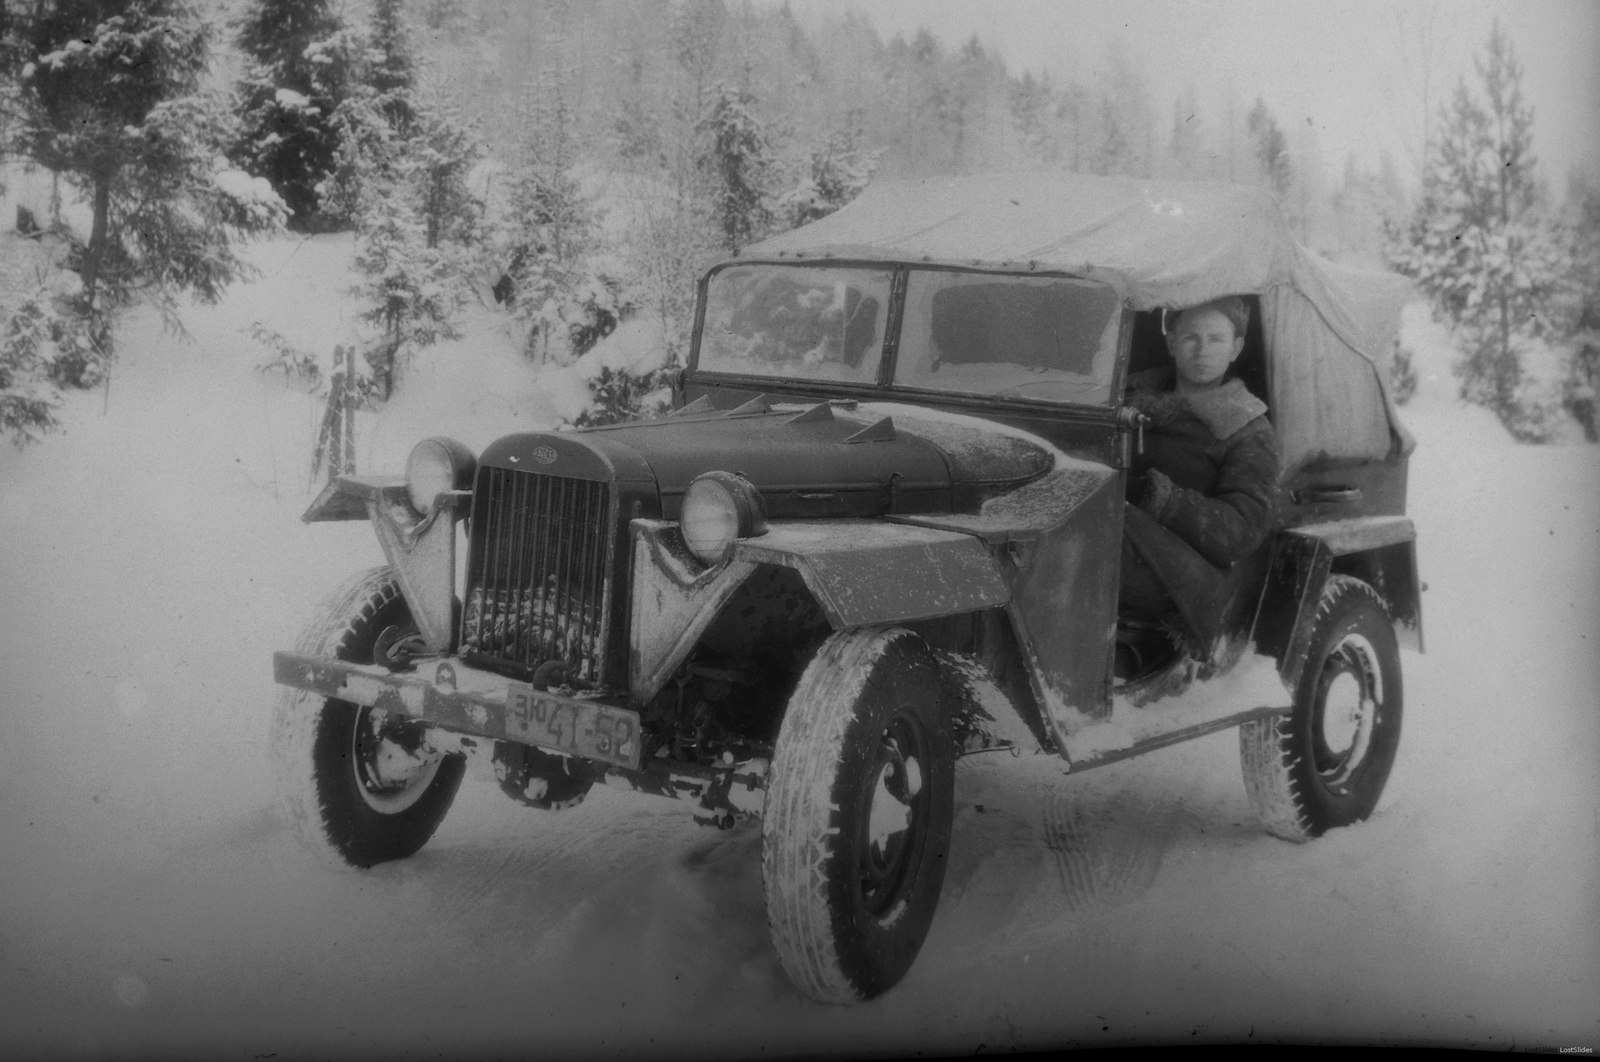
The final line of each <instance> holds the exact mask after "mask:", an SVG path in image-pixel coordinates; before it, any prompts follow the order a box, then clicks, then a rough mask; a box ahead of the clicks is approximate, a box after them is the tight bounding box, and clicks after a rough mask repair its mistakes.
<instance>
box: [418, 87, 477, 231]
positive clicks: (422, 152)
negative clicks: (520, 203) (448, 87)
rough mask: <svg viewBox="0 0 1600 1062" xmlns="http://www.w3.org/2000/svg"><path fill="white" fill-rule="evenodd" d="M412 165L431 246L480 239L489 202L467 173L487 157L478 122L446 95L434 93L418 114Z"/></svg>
mask: <svg viewBox="0 0 1600 1062" xmlns="http://www.w3.org/2000/svg"><path fill="white" fill-rule="evenodd" d="M405 154H406V166H407V169H408V170H409V172H410V176H411V180H412V181H413V182H414V183H415V184H416V186H417V190H418V192H419V194H420V199H421V205H420V210H421V214H422V221H423V225H424V229H425V233H426V238H427V245H428V246H429V247H438V246H439V245H440V243H441V242H445V243H458V244H474V245H475V244H477V243H479V242H480V241H481V234H480V233H479V231H478V226H479V223H480V222H481V221H482V219H483V202H482V200H481V199H479V198H478V197H477V196H476V195H474V194H473V192H472V189H471V188H469V187H468V186H467V175H468V174H469V173H471V172H472V167H473V166H475V165H476V164H477V163H478V162H479V161H480V160H481V159H482V158H483V156H484V147H483V143H482V142H481V141H480V140H479V139H478V138H477V135H476V134H475V132H474V130H473V128H472V123H471V122H469V121H468V120H467V119H466V118H464V117H463V116H462V114H461V108H459V107H457V106H456V105H455V104H454V103H453V102H451V101H450V100H449V99H448V98H447V97H445V96H444V95H443V94H434V95H433V97H432V98H431V99H430V100H428V102H427V103H426V105H424V106H423V107H421V108H420V109H419V110H418V111H417V112H416V114H415V116H414V117H413V118H412V135H411V137H410V138H409V139H408V140H407V141H406V147H405Z"/></svg>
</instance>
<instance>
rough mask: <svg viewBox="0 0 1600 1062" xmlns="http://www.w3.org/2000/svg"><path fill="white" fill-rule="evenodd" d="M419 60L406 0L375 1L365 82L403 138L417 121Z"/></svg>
mask: <svg viewBox="0 0 1600 1062" xmlns="http://www.w3.org/2000/svg"><path fill="white" fill-rule="evenodd" d="M416 76H417V60H416V56H415V53H414V52H413V51H412V47H411V31H410V29H409V28H408V27H407V25H406V20H405V0H373V4H372V31H371V37H370V40H369V43H368V47H367V63H366V76H365V81H366V84H367V85H368V87H370V88H371V89H372V91H373V92H374V93H375V94H376V96H377V103H378V109H379V110H381V111H382V112H383V114H384V117H386V118H388V120H389V124H390V125H391V126H392V127H394V129H395V131H396V132H398V133H399V134H400V135H401V136H408V135H409V134H410V125H411V123H412V121H413V120H415V118H416V101H415V99H414V98H413V94H412V93H413V89H414V88H415V86H416Z"/></svg>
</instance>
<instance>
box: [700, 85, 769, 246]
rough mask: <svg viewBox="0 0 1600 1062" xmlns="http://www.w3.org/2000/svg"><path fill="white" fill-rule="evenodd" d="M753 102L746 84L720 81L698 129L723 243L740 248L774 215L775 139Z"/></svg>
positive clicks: (702, 162) (702, 166) (713, 212)
mask: <svg viewBox="0 0 1600 1062" xmlns="http://www.w3.org/2000/svg"><path fill="white" fill-rule="evenodd" d="M752 103H753V101H752V100H751V98H750V95H749V93H747V92H745V91H744V90H743V89H740V88H735V87H733V86H730V85H718V86H717V89H716V91H715V92H714V93H713V98H712V102H711V107H710V109H709V110H708V111H707V113H706V114H705V116H704V117H703V118H702V119H701V120H700V124H699V128H698V130H697V132H698V134H699V138H700V144H699V156H698V163H699V167H700V170H701V172H702V173H703V174H704V175H705V177H706V179H707V182H708V184H709V187H710V196H711V215H712V218H713V219H714V221H715V224H716V227H717V231H718V232H719V233H720V234H721V237H722V242H723V245H724V246H725V247H726V248H727V249H728V250H729V251H732V252H735V253H737V252H738V250H739V248H741V247H743V246H744V245H745V244H747V243H750V242H751V241H752V240H754V239H756V238H758V237H759V236H760V234H761V233H762V231H763V230H764V229H765V228H766V226H767V224H768V222H769V221H770V220H771V217H772V212H771V209H770V208H769V207H768V205H767V185H768V182H769V181H770V180H771V174H772V168H773V152H772V145H771V143H770V142H769V141H768V139H767V132H766V129H765V127H764V126H763V125H762V124H761V120H760V119H759V118H757V117H756V115H755V113H754V111H753V110H752V109H751V107H752Z"/></svg>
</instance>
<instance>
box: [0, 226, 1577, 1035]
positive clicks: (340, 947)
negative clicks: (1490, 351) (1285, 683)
mask: <svg viewBox="0 0 1600 1062" xmlns="http://www.w3.org/2000/svg"><path fill="white" fill-rule="evenodd" d="M348 250H349V245H348V242H347V241H345V240H343V239H340V238H333V237H325V238H317V239H313V240H309V241H304V242H297V241H291V240H281V241H277V242H273V243H268V244H265V245H262V246H261V247H260V248H259V249H258V251H257V252H256V257H257V260H258V261H259V262H260V264H261V266H262V269H263V275H262V277H261V279H260V280H259V281H257V282H256V283H254V284H251V285H247V286H241V287H239V288H237V289H236V290H235V291H234V292H232V293H231V294H230V296H229V298H228V300H227V302H226V303H225V305H224V306H222V307H221V308H218V309H215V310H202V309H196V310H193V311H191V312H190V313H188V314H187V321H188V323H189V326H190V328H191V331H192V332H193V334H194V338H195V341H194V343H193V344H185V343H182V342H179V341H177V340H175V339H173V338H171V337H167V336H163V335H162V334H161V332H160V329H159V326H158V325H156V324H155V323H153V322H150V321H143V320H141V321H138V322H135V324H134V326H133V327H131V328H130V329H129V330H128V332H127V334H126V336H125V337H124V339H123V343H122V350H123V356H122V360H121V362H120V363H119V365H118V367H117V371H116V376H115V378H114V380H113V382H112V384H111V387H110V389H109V392H108V393H101V392H95V393H93V394H81V395H77V396H74V397H73V398H72V400H71V401H70V403H69V405H68V407H67V409H66V410H65V412H64V419H65V421H66V424H67V427H68V431H67V432H66V434H64V435H60V436H56V437H52V438H50V439H49V440H47V441H46V442H45V443H43V444H42V445H39V446H37V447H34V448H33V449H30V450H28V451H26V452H21V453H19V452H16V451H14V450H13V449H12V448H10V447H9V446H8V445H7V446H4V447H0V608H3V613H0V852H3V853H4V857H3V858H0V1057H16V1058H33V1057H42V1056H57V1055H59V1056H65V1057H82V1058H96V1057H128V1056H138V1057H144V1056H149V1057H163V1058H172V1057H181V1056H195V1057H205V1058H235V1057H238V1058H246V1057H266V1056H276V1057H278V1058H291V1057H301V1056H314V1057H348V1056H363V1057H386V1058H410V1057H418V1058H421V1057H430V1058H431V1057H440V1056H444V1057H482V1056H484V1055H486V1054H501V1053H504V1054H511V1053H516V1054H519V1055H523V1056H531V1057H539V1058H569V1057H630V1058H631V1057H644V1056H672V1057H756V1056H763V1055H764V1056H788V1055H800V1054H806V1055H809V1054H824V1055H846V1056H856V1055H866V1054H882V1053H888V1054H891V1055H900V1054H909V1053H912V1052H921V1053H927V1054H970V1053H975V1052H978V1051H983V1052H998V1051H1014V1050H1019V1049H1042V1048H1046V1047H1051V1046H1073V1045H1108V1044H1126V1043H1129V1042H1135V1041H1161V1042H1174V1043H1179V1042H1181V1043H1194V1042H1198V1041H1213V1040H1221V1041H1249V1042H1282V1041H1306V1040H1310V1041H1320V1042H1331V1041H1340V1042H1343V1041H1355V1042H1359V1043H1368V1044H1394V1043H1397V1042H1416V1043H1423V1044H1452V1045H1472V1046H1477V1047H1484V1048H1505V1047H1516V1048H1538V1047H1548V1048H1559V1047H1590V1048H1594V1047H1600V1002H1597V1001H1600V930H1597V919H1600V767H1597V764H1600V756H1597V753H1600V448H1596V447H1593V446H1569V447H1545V448H1531V447H1523V446H1517V445H1514V444H1513V443H1512V442H1511V441H1510V440H1509V439H1508V438H1507V436H1506V435H1505V433H1504V432H1503V431H1502V430H1501V429H1500V428H1499V427H1498V425H1497V424H1496V423H1495V421H1494V420H1493V418H1492V417H1491V416H1490V415H1489V414H1488V413H1485V412H1483V411H1480V410H1473V409H1466V408H1462V407H1460V406H1459V405H1458V404H1457V403H1456V402H1455V401H1454V400H1453V398H1452V397H1451V394H1452V391H1453V383H1452V381H1451V379H1450V377H1449V372H1448V368H1447V358H1448V356H1449V354H1448V346H1447V344H1446V343H1445V342H1444V340H1443V339H1442V338H1441V337H1440V336H1439V335H1438V334H1437V332H1436V331H1435V330H1434V329H1433V328H1432V326H1431V325H1429V324H1428V322H1427V321H1426V320H1425V319H1423V317H1422V316H1421V315H1417V316H1414V317H1412V318H1410V319H1408V325H1407V327H1408V330H1409V333H1410V335H1411V339H1412V343H1413V346H1414V347H1415V348H1417V349H1418V352H1419V353H1418V357H1419V362H1420V364H1419V367H1420V369H1421V372H1422V375H1423V384H1422V391H1421V393H1420V394H1419V395H1418V397H1417V398H1416V399H1415V400H1414V402H1413V403H1412V404H1411V405H1410V406H1408V407H1407V411H1406V412H1407V421H1408V424H1409V425H1410V427H1411V428H1412V430H1413V431H1414V433H1415V434H1416V436H1417V438H1418V440H1419V444H1420V445H1419V448H1418V450H1417V453H1416V456H1415V459H1414V461H1413V464H1412V469H1413V473H1412V486H1411V492H1412V493H1411V512H1412V513H1413V515H1414V517H1415V519H1416V522H1417V525H1418V529H1419V534H1420V542H1421V545H1420V553H1421V563H1422V565H1423V576H1424V578H1425V579H1426V580H1427V582H1428V585H1429V589H1428V591H1427V594H1426V595H1425V627H1426V636H1427V643H1428V650H1429V651H1428V654H1427V655H1426V656H1416V655H1412V654H1406V655H1405V658H1404V666H1405V668H1406V688H1407V702H1406V717H1405V733H1404V738H1403V740H1402V742H1401V749H1400V755H1399V760H1398V762H1397V764H1396V767H1395V771H1394V774H1393V777H1392V780H1391V782H1390V785H1389V789H1388V792H1387V794H1386V796H1385V798H1384V801H1383V803H1382V805H1381V806H1380V808H1379V810H1378V813H1377V814H1376V816H1375V817H1374V818H1373V819H1372V820H1371V821H1369V822H1367V823H1365V824H1363V825H1360V826H1358V827H1355V828H1351V829H1346V830H1339V831H1335V832H1334V833H1332V834H1330V835H1329V836H1327V837H1325V838H1323V839H1321V840H1320V841H1317V842H1314V843H1311V844H1308V845H1302V846H1296V845H1290V844H1285V843H1283V842H1281V841H1278V840H1275V839H1273V838H1272V837H1270V836H1268V835H1267V834H1265V833H1264V832H1262V831H1261V830H1260V829H1259V828H1258V827H1257V826H1256V825H1255V824H1254V822H1253V821H1252V819H1251V816H1250V812H1249V809H1248V807H1247V805H1246V801H1245V795H1244V790H1243V785H1242V783H1241V780H1240V774H1239V766H1238V753H1237V745H1236V741H1235V738H1234V736H1233V734H1232V733H1231V732H1230V733H1224V734H1220V735H1216V736H1213V737H1211V738H1207V739H1203V740H1200V741H1196V742H1192V743H1190V744H1187V745H1182V746H1178V747H1175V748H1172V749H1168V750H1165V751H1163V752H1159V753H1155V754H1152V755H1149V756H1145V757H1142V758H1138V759H1134V760H1131V761H1127V762H1124V763H1121V764H1116V765H1113V766H1109V767H1106V768H1103V769H1100V770H1096V771H1092V772H1089V773H1086V774H1084V775H1081V776H1077V777H1068V776H1066V775H1065V774H1064V773H1063V771H1062V767H1063V764H1062V763H1061V762H1060V761H1058V760H1055V759H1052V758H1049V757H1044V756H1036V757H1024V758H1022V759H1018V760H1012V759H1010V758H1008V757H992V758H986V757H976V758H974V759H973V760H969V761H965V762H964V763H963V766H962V769H961V771H960V774H959V783H958V784H959V790H958V794H957V801H958V805H957V806H958V811H957V816H956V825H955V832H956V837H955V850H954V856H953V860H954V861H953V864H952V866H951V869H950V874H949V877H948V881H947V884H946V888H945V895H944V899H943V903H942V905H941V907H940V910H939V914H938V916H937V918H936V920H935V923H934V927H933V931H932V935H931V936H930V938H929V940H928V943H927V945H926V947H925V949H924V951H923V953H922V956H921V958H920V960H919V961H918V963H917V965H916V966H915V967H914V968H913V970H912V972H911V974H910V976H909V977H908V978H907V979H906V981H905V982H903V983H902V984H901V985H900V986H899V987H898V988H897V989H895V990H894V991H893V992H891V993H890V994H889V995H887V996H886V997H884V998H882V999H880V1000H877V1001H875V1002H873V1003H870V1004H866V1005H863V1006H859V1007H855V1008H849V1009H841V1008H830V1007H823V1006H819V1005H815V1004H812V1003H810V1002H808V1001H807V1000H805V999H803V998H801V997H800V996H799V995H798V994H797V993H796V992H795V991H794V990H793V989H792V988H791V987H790V986H789V984H788V983H787V981H786V980H785V978H784V976H783V973H782V971H781V970H780V968H779V966H778V963H777V960H776V958H775V956H774V954H773V952H772V950H771V947H770V945H769V944H768V941H767V934H766V928H765V924H764V913H763V905H762V897H761V882H760V868H759V860H758V848H759V831H758V830H757V829H756V828H754V827H753V826H750V825H745V826H741V827H739V828H736V829H734V830H731V831H728V832H725V833H718V832H715V831H709V830H704V829H702V828H700V827H697V826H695V825H694V824H693V823H692V822H691V821H690V819H689V817H688V815H687V813H686V810H685V809H684V808H683V807H680V806H677V805H675V804H672V803H671V802H667V801H660V800H655V799H653V798H647V797H629V796H625V795H623V794H619V793H615V792H612V791H609V790H604V791H597V792H596V793H595V794H594V795H593V796H591V798H590V799H589V801H588V802H586V803H585V804H584V805H582V806H581V807H579V808H577V809H575V810H573V811H570V812H565V813H560V814H544V813H540V812H535V811H531V810H527V809H524V808H521V807H519V806H516V805H513V804H512V803H510V802H509V801H507V800H505V799H504V798H503V797H502V796H501V795H500V794H499V793H498V792H497V791H496V790H495V789H494V788H493V786H491V785H488V784H484V783H483V782H482V781H481V779H480V780H474V779H473V778H472V777H471V776H469V779H468V784H467V785H465V786H464V787H463V789H462V794H461V796H460V798H459V799H458V801H457V803H456V806H455V808H454V810H453V811H452V812H451V815H450V817H449V818H448V819H447V820H446V822H445V824H444V826H443V827H442V828H441V830H440V832H439V833H438V835H437V836H436V838H435V840H434V841H433V842H432V843H431V844H430V845H429V846H428V847H427V848H426V849H424V851H423V852H422V853H421V854H420V855H418V856H417V857H416V858H414V859H412V860H410V861H407V862H404V863H401V864H389V865H387V866H384V867H381V868H379V869H377V870H373V871H369V872H354V871H351V872H339V871H336V870H332V869H328V868H325V867H323V866H322V865H321V864H319V863H317V862H315V861H314V860H313V858H312V857H310V856H309V855H308V854H306V853H305V852H304V851H302V849H301V848H300V847H299V846H298V844H297V842H296V840H295V839H294V837H293V836H292V835H291V833H290V832H289V831H288V829H287V828H286V827H285V826H284V825H283V824H282V823H281V822H280V820H279V818H278V817H277V814H276V812H275V811H274V810H273V804H272V795H271V787H270V782H269V771H268V767H267V747H266V733H267V718H268V715H269V712H270V708H271V705H272V703H273V701H274V698H275V697H276V689H275V687H274V686H273V684H272V681H271V675H270V654H271V652H272V650H274V649H277V648H283V647H288V646H291V645H292V644H293V642H294V640H295V638H296V636H297V634H298V629H299V627H300V625H301V623H302V622H304V621H305V619H306V618H307V617H308V616H309V615H310V614H311V612H312V610H313V608H314V606H315V604H316V602H317V601H318V600H319V599H320V597H321V596H322V595H323V594H324V593H325V592H326V591H327V590H328V588H329V587H331V586H332V585H334V584H335V583H336V582H338V581H339V580H341V579H342V578H344V577H345V576H346V575H347V574H349V573H350V572H352V571H354V570H356V569H358V568H362V567H365V566H368V565H371V564H373V563H376V562H377V561H378V560H379V553H378V549H377V546H376V542H375V540H374V538H373V536H372V533H371V531H370V529H369V528H368V527H367V526H366V525H364V524H359V523H353V524H319V525H312V526H306V525H303V524H301V523H300V521H299V515H300V513H301V511H302V510H303V509H304V507H305V504H306V501H307V499H308V489H309V487H310V482H309V469H308V467H307V466H308V463H309V453H310V448H311V443H312V441H313V435H314V430H315V428H316V426H317V423H318V418H319V415H320V411H319V409H318V408H317V406H316V404H315V403H314V401H313V400H312V399H311V398H310V397H308V396H307V395H305V394H303V393H297V392H295V391H293V390H289V389H286V388H285V387H284V386H283V384H282V383H281V382H280V381H279V380H277V379H276V378H270V377H263V376H261V375H259V374H257V373H255V371H254V366H255V365H256V364H257V363H258V362H259V361H261V360H262V359H263V358H264V357H265V356H266V352H265V351H264V350H262V349H261V348H260V347H257V346H255V345H254V344H253V343H252V342H251V341H250V340H249V339H248V338H247V337H246V336H245V335H244V334H243V332H242V331H241V329H243V328H244V327H246V326H247V325H248V324H249V322H250V321H252V320H261V321H263V322H264V323H266V324H268V325H269V326H271V327H273V328H275V329H277V330H278V331H279V332H281V333H283V334H285V335H286V336H288V337H289V338H291V339H294V340H296V341H298V342H301V343H303V344H306V345H308V346H313V347H315V348H316V349H319V350H322V351H324V352H327V351H329V350H331V347H332V345H333V344H334V343H335V342H339V341H345V340H348V339H349V338H350V337H351V335H352V328H353V323H352V321H351V320H350V314H351V311H350V309H349V308H348V303H347V302H346V301H345V300H344V299H343V298H342V297H341V292H342V289H343V288H344V287H345V286H346V285H347V283H348V280H347V279H346V278H345V276H344V273H343V270H344V268H345V263H346V261H347V258H348ZM497 329H498V326H497V325H496V323H495V319H494V318H493V317H492V316H491V315H489V314H487V313H484V314H482V315H480V317H479V319H477V320H476V321H475V322H474V324H473V327H472V330H471V332H470V334H471V335H472V336H474V337H476V339H475V340H469V341H462V342H459V343H456V344H453V345H451V346H450V347H448V348H445V349H443V350H441V351H439V352H438V353H437V354H435V355H433V356H430V357H429V358H428V359H427V362H426V365H425V366H424V367H420V368H418V369H417V370H416V373H417V375H416V376H414V377H413V381H414V383H413V385H412V386H411V387H409V388H408V389H407V390H406V391H405V392H404V393H403V394H402V395H401V396H400V397H399V398H398V399H397V401H396V402H395V403H394V404H393V405H392V406H391V408H390V409H389V410H388V411H387V412H386V413H385V414H384V415H383V417H382V418H381V421H379V422H376V423H374V422H372V419H371V418H369V420H368V422H367V423H365V424H364V425H363V428H362V431H361V433H360V436H359V437H358V450H359V452H360V454H361V459H362V463H363V468H364V470H374V469H376V468H378V467H390V468H393V467H399V465H400V464H401V463H403V461H404V456H405V453H406V450H407V449H408V448H409V446H410V445H411V443H412V442H414V441H415V439H416V438H419V437H421V436H422V435H426V434H434V433H438V432H445V433H449V434H453V435H456V436H457V437H459V438H461V439H463V440H464V441H466V442H468V443H469V444H471V445H473V446H482V445H483V444H484V443H486V442H488V441H489V440H490V439H491V438H493V437H494V436H496V435H498V434H500V433H502V432H504V431H506V430H509V429H513V428H517V427H525V426H528V425H541V424H545V423H549V422H550V421H551V420H552V419H553V418H555V417H558V416H561V415H570V414H571V413H572V412H575V411H576V405H575V404H576V403H578V402H579V401H580V399H581V395H582V390H581V382H580V381H579V379H578V378H577V376H576V375H575V374H573V373H571V372H567V371H564V370H563V371H559V372H557V371H551V372H546V373H543V374H541V373H538V372H536V371H532V370H530V369H529V368H528V367H526V366H525V365H521V364H519V363H518V362H517V360H516V357H515V355H514V354H513V353H512V349H513V346H514V344H513V343H512V342H511V341H510V339H509V337H508V336H507V335H506V334H504V333H503V332H501V331H498V330H497ZM646 338H647V337H646ZM632 341H633V342H634V343H635V345H640V344H644V345H647V344H645V340H644V339H643V338H641V337H639V336H634V337H632ZM619 356H620V355H619Z"/></svg>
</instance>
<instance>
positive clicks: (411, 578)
mask: <svg viewBox="0 0 1600 1062" xmlns="http://www.w3.org/2000/svg"><path fill="white" fill-rule="evenodd" d="M470 496H471V495H470V494H469V493H468V492H466V491H446V492H444V493H441V494H440V495H439V497H438V499H437V501H436V504H435V507H434V511H433V514H432V515H431V516H427V517H421V516H418V515H417V514H416V512H415V511H413V510H412V508H411V505H410V502H409V501H408V500H407V496H406V486H405V482H404V481H403V480H402V479H401V478H400V477H397V476H338V477H336V478H334V479H332V480H330V481H329V482H328V485H327V486H326V487H324V488H323V489H322V492H321V493H320V494H318V495H317V498H316V500H315V501H313V502H312V503H311V506H310V508H308V509H307V510H306V512H305V515H304V516H302V517H301V519H302V520H303V521H305V522H306V523H316V522H319V521H324V520H359V519H361V518H363V517H365V518H366V519H369V520H371V521H372V528H373V530H374V531H376V532H377V535H378V543H379V544H380V545H381V546H382V547H383V555H384V558H385V559H386V560H388V562H389V564H390V566H391V567H393V568H394V571H395V576H396V578H397V579H398V580H399V582H400V591H401V593H402V594H404V595H405V599H406V604H407V605H409V606H410V608H411V618H412V620H413V621H414V622H415V623H416V625H417V630H418V631H419V632H421V634H422V640H423V642H424V644H426V645H427V647H428V650H429V651H430V652H435V653H444V652H449V651H450V650H452V649H454V648H455V636H456V629H455V577H456V531H455V524H456V517H457V516H458V514H459V513H460V511H461V510H460V506H461V504H462V503H464V502H465V500H466V499H467V498H469V497H470Z"/></svg>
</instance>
